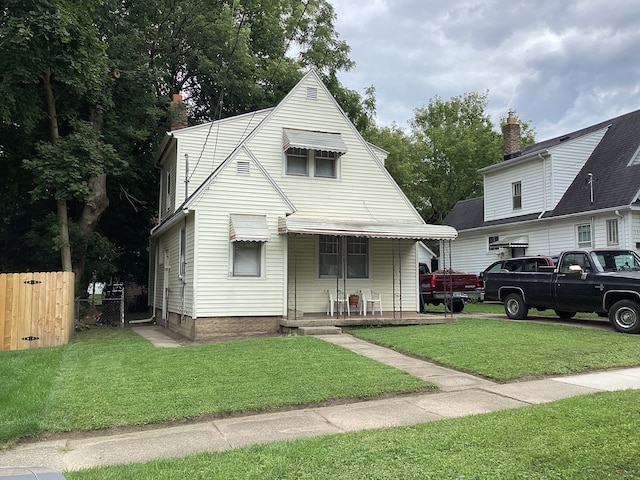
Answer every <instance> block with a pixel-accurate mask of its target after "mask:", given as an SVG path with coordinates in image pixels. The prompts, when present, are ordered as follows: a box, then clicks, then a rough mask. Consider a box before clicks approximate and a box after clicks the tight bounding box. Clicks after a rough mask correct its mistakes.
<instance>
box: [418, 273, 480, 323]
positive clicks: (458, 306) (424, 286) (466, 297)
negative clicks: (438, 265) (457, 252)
mask: <svg viewBox="0 0 640 480" xmlns="http://www.w3.org/2000/svg"><path fill="white" fill-rule="evenodd" d="M419 266H420V296H421V299H422V302H421V303H422V304H423V306H426V305H428V304H431V305H440V304H441V303H446V305H447V308H448V309H449V310H450V311H452V312H454V313H458V312H461V311H462V310H463V309H464V305H465V303H467V302H472V301H477V300H479V299H480V295H481V290H480V282H479V279H478V276H477V275H475V274H473V273H459V272H448V271H447V272H443V271H437V272H433V273H432V272H430V271H429V267H428V266H427V264H426V263H420V265H419ZM423 310H424V307H423Z"/></svg>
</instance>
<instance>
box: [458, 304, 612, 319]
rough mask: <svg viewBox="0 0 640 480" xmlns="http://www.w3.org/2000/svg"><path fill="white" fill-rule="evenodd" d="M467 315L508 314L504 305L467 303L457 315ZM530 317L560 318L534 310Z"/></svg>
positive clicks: (586, 315) (582, 315)
mask: <svg viewBox="0 0 640 480" xmlns="http://www.w3.org/2000/svg"><path fill="white" fill-rule="evenodd" d="M465 313H485V314H495V315H504V316H505V318H506V314H505V313H504V305H503V304H502V303H498V302H473V303H467V304H466V305H465V306H464V310H463V311H462V313H459V314H457V315H458V316H464V314H465ZM529 317H531V318H533V317H552V318H556V319H557V318H558V316H557V315H556V313H555V312H554V311H553V310H536V309H535V308H532V309H530V310H529ZM575 318H593V319H595V318H600V317H598V315H597V314H595V313H582V312H581V313H577V314H576V316H575ZM602 321H604V322H606V321H607V319H605V318H603V319H602Z"/></svg>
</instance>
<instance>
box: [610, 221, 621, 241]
mask: <svg viewBox="0 0 640 480" xmlns="http://www.w3.org/2000/svg"><path fill="white" fill-rule="evenodd" d="M618 244H619V240H618V219H613V220H607V245H618Z"/></svg>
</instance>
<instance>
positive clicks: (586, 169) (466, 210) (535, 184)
mask: <svg viewBox="0 0 640 480" xmlns="http://www.w3.org/2000/svg"><path fill="white" fill-rule="evenodd" d="M513 120H514V119H513V118H511V119H509V123H507V125H505V129H504V130H503V134H504V135H505V160H504V161H502V162H500V163H497V164H495V165H491V166H489V167H486V168H484V169H482V170H480V172H481V173H482V174H483V175H484V192H485V195H484V197H480V198H473V199H470V200H463V201H460V202H458V204H456V206H455V207H454V208H453V210H452V211H451V212H450V213H449V215H448V216H447V217H446V218H445V220H444V223H445V224H446V225H451V226H453V227H455V228H456V229H457V230H458V232H459V236H458V239H457V240H456V241H455V242H452V259H453V267H454V269H456V270H465V271H470V272H475V273H477V272H480V271H482V270H483V269H484V268H486V267H487V266H488V265H489V264H490V263H492V262H493V261H495V260H497V259H498V258H501V257H514V256H523V255H557V254H558V253H559V252H561V251H562V250H566V249H573V248H582V247H586V248H588V247H614V248H625V249H638V248H639V247H640V201H639V193H640V153H639V152H640V110H638V111H634V112H631V113H628V114H626V115H622V116H620V117H617V118H613V119H611V120H607V121H605V122H602V123H599V124H597V125H593V126H591V127H588V128H583V129H581V130H578V131H576V132H573V133H569V134H567V135H563V136H560V137H557V138H553V139H551V140H547V141H544V142H540V143H537V144H535V145H531V146H528V147H526V148H524V149H522V151H521V152H520V151H519V150H520V146H519V145H520V144H519V142H520V137H519V136H520V130H519V126H518V125H517V123H514V122H513ZM514 145H515V146H514Z"/></svg>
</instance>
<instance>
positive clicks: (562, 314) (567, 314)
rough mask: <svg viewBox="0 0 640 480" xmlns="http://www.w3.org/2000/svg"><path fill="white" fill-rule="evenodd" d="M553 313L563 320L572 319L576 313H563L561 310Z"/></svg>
mask: <svg viewBox="0 0 640 480" xmlns="http://www.w3.org/2000/svg"><path fill="white" fill-rule="evenodd" d="M554 312H556V315H557V316H559V317H560V318H564V319H567V320H568V319H569V318H573V317H575V315H576V312H564V311H562V310H554Z"/></svg>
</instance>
